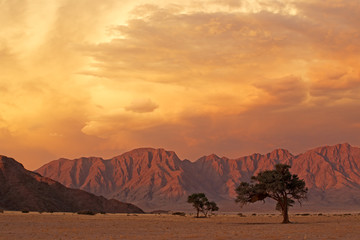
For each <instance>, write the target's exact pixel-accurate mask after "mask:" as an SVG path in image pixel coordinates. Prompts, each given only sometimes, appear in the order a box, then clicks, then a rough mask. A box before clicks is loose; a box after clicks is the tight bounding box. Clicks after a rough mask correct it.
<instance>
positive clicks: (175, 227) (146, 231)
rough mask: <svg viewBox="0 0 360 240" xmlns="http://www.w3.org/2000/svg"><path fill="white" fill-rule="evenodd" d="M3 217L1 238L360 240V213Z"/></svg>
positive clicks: (7, 213)
mask: <svg viewBox="0 0 360 240" xmlns="http://www.w3.org/2000/svg"><path fill="white" fill-rule="evenodd" d="M290 220H291V221H292V224H280V222H281V217H280V216H279V215H278V214H261V215H259V214H258V215H256V216H253V215H252V214H245V216H239V215H236V214H232V215H231V214H230V215H229V214H221V213H219V214H218V215H216V216H212V217H211V218H194V216H193V215H190V214H187V215H186V216H178V215H170V214H161V215H159V214H96V215H78V214H75V213H38V212H30V213H22V212H12V211H5V212H4V213H0V239H219V240H220V239H354V240H355V239H359V236H360V214H359V213H351V214H333V213H332V214H326V213H322V214H293V215H290Z"/></svg>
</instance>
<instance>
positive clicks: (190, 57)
mask: <svg viewBox="0 0 360 240" xmlns="http://www.w3.org/2000/svg"><path fill="white" fill-rule="evenodd" d="M359 11H360V3H359V2H358V1H357V0H347V1H335V2H326V1H320V0H319V1H317V0H316V1H307V0H301V1H285V0H284V1H280V0H273V1H265V0H264V1H262V0H257V1H234V0H222V1H213V0H208V1H205V0H200V1H195V0H194V1H192V0H186V1H180V0H178V1H171V2H170V1H166V0H162V1H146V0H135V1H121V3H120V1H115V0H104V1H89V0H78V1H71V0H63V1H45V0H44V1H40V2H37V1H30V0H28V1H10V0H5V1H2V2H1V8H0V22H1V23H2V28H1V29H0V67H1V68H0V96H1V98H0V146H1V147H2V149H1V150H2V152H0V154H6V155H11V156H13V157H16V158H18V160H20V161H21V162H24V163H25V166H26V167H30V168H36V167H38V166H40V165H41V164H43V163H45V162H47V161H49V160H51V159H53V158H58V157H78V156H84V155H101V156H105V157H110V156H113V155H116V154H119V153H121V152H123V151H125V150H129V149H131V148H136V147H142V146H153V147H164V148H170V149H173V150H175V151H177V152H178V153H179V154H180V156H181V157H187V158H191V159H195V158H196V157H198V156H200V155H203V154H208V153H213V152H215V153H217V154H219V155H227V156H234V157H235V156H240V155H242V154H247V153H252V152H254V151H256V152H265V151H269V150H272V149H273V148H275V147H282V148H289V150H291V151H294V152H296V151H303V150H304V149H307V148H309V147H313V146H317V145H323V144H334V143H339V142H350V143H352V144H360V142H359V138H358V135H359V134H360V128H359V124H360V113H359V111H358V109H359V107H360V72H359V69H360V66H359V65H360V61H359V60H360V59H359V56H360V45H359V44H358V43H359V39H360V30H359V29H360V15H359V14H358V13H359Z"/></svg>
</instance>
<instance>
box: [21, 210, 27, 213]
mask: <svg viewBox="0 0 360 240" xmlns="http://www.w3.org/2000/svg"><path fill="white" fill-rule="evenodd" d="M21 212H22V213H29V211H28V210H22V211H21Z"/></svg>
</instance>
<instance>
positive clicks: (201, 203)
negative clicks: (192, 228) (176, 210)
mask: <svg viewBox="0 0 360 240" xmlns="http://www.w3.org/2000/svg"><path fill="white" fill-rule="evenodd" d="M187 202H188V203H191V204H192V205H193V207H194V208H195V209H196V217H197V218H198V217H199V213H200V212H202V213H203V214H204V216H205V217H207V216H208V214H211V213H212V212H214V211H218V210H219V207H218V206H217V205H216V203H215V202H213V201H211V202H210V201H209V200H208V198H207V197H206V196H205V194H204V193H193V194H191V195H190V196H188V200H187Z"/></svg>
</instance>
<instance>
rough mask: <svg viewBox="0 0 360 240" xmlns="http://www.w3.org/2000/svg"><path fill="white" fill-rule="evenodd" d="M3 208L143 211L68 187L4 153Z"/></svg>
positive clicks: (0, 162) (0, 159)
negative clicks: (28, 168)
mask: <svg viewBox="0 0 360 240" xmlns="http://www.w3.org/2000/svg"><path fill="white" fill-rule="evenodd" d="M0 208H1V209H6V210H28V211H54V212H55V211H56V212H58V211H60V212H77V211H81V210H92V211H97V212H109V213H122V212H125V213H130V212H134V213H142V212H143V211H142V210H141V209H140V208H138V207H136V206H135V205H132V204H129V203H123V202H119V201H118V200H114V199H112V200H107V199H105V198H104V197H99V196H96V195H94V194H91V193H88V192H85V191H83V190H79V189H70V188H67V187H65V186H64V185H62V184H60V183H58V182H56V181H54V180H52V179H50V178H47V177H42V176H41V175H40V174H38V173H34V172H31V171H28V170H26V169H25V168H24V167H23V165H22V164H20V163H19V162H17V161H15V160H14V159H12V158H8V157H5V156H0Z"/></svg>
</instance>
